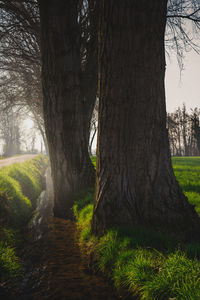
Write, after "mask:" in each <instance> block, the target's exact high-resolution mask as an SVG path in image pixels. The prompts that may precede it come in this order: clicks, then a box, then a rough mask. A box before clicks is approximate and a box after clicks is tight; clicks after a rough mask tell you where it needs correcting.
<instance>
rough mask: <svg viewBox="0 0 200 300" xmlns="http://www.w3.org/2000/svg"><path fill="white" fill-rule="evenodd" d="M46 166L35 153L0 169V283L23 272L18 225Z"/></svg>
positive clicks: (37, 191) (28, 211) (29, 210)
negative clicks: (19, 253)
mask: <svg viewBox="0 0 200 300" xmlns="http://www.w3.org/2000/svg"><path fill="white" fill-rule="evenodd" d="M46 167H47V158H46V157H45V156H37V157H35V158H33V159H31V160H27V161H26V162H24V163H20V164H13V165H11V166H8V167H4V168H3V169H1V170H0V283H1V282H3V281H5V280H8V279H9V280H16V279H18V278H19V277H21V276H22V273H23V272H22V264H21V261H20V258H19V257H18V256H17V250H16V249H17V248H18V247H19V246H21V236H20V234H19V229H20V228H21V226H23V225H24V224H26V222H27V221H28V219H29V218H30V216H31V213H32V212H33V209H34V206H35V203H36V199H37V197H38V196H39V194H40V192H41V191H42V188H43V184H42V182H43V175H44V171H45V169H46Z"/></svg>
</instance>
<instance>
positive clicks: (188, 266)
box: [74, 158, 200, 300]
mask: <svg viewBox="0 0 200 300" xmlns="http://www.w3.org/2000/svg"><path fill="white" fill-rule="evenodd" d="M94 160H95V159H94V158H93V161H94ZM173 165H174V170H175V174H176V176H177V180H178V181H179V183H180V185H181V186H182V188H183V190H184V192H185V193H187V196H188V198H189V201H190V202H191V203H193V204H194V205H195V206H196V209H197V211H198V207H199V206H200V198H199V193H198V188H199V186H200V182H199V178H200V172H199V171H200V169H199V165H200V158H187V159H185V158H183V159H182V158H173ZM194 193H195V194H194ZM93 199H94V195H93V192H92V191H89V192H87V193H86V195H85V196H84V195H82V196H81V197H80V198H79V200H78V201H77V202H76V203H75V205H74V215H75V217H76V220H77V225H78V228H79V231H80V244H81V245H84V246H85V247H86V249H87V250H88V252H93V253H94V255H95V257H96V261H97V262H96V264H97V266H96V267H97V268H98V269H99V270H100V271H101V272H104V273H105V274H106V275H107V276H108V277H110V278H111V279H112V280H113V282H114V285H115V286H116V288H117V289H119V290H120V289H124V288H126V289H127V290H129V292H130V294H132V295H136V296H138V297H140V298H141V299H148V300H154V299H158V300H159V299H180V300H181V299H185V300H186V299H191V300H198V299H200V261H199V258H200V244H198V243H190V244H182V245H181V244H179V245H178V243H177V240H176V239H175V237H173V238H172V237H171V236H167V235H166V234H163V233H159V232H154V231H153V230H149V229H146V228H141V227H140V228H139V227H138V228H134V229H130V228H113V229H110V230H108V231H107V232H106V233H105V234H104V235H103V236H102V237H99V238H97V237H95V236H93V235H92V233H91V219H92V213H93Z"/></svg>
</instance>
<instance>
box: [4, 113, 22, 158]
mask: <svg viewBox="0 0 200 300" xmlns="http://www.w3.org/2000/svg"><path fill="white" fill-rule="evenodd" d="M0 117H1V119H0V139H1V140H2V141H3V156H5V157H10V156H13V155H15V154H20V152H21V149H20V146H21V132H20V123H21V116H20V113H19V112H17V111H15V110H14V109H7V110H6V111H5V110H3V111H1V113H0Z"/></svg>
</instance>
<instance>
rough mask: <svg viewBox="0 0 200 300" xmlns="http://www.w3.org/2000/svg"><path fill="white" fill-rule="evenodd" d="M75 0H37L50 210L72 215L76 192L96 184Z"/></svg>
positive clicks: (62, 214) (57, 214)
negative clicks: (51, 188) (52, 202)
mask: <svg viewBox="0 0 200 300" xmlns="http://www.w3.org/2000/svg"><path fill="white" fill-rule="evenodd" d="M77 5H78V1H77V0H40V1H39V6H40V17H41V49H42V83H43V94H44V119H45V127H46V135H47V139H48V145H49V154H50V160H51V167H52V175H53V182H54V192H55V206H54V214H55V215H56V216H68V217H70V216H71V211H70V208H71V206H72V204H73V200H74V195H75V194H76V193H77V192H79V191H80V190H83V189H85V188H88V187H90V186H93V184H94V170H93V166H92V164H91V161H90V158H89V155H88V141H87V129H86V128H85V127H86V126H85V118H84V100H83V97H82V93H81V62H80V28H79V25H78V13H77Z"/></svg>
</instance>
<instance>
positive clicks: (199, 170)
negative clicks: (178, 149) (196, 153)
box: [172, 157, 200, 215]
mask: <svg viewBox="0 0 200 300" xmlns="http://www.w3.org/2000/svg"><path fill="white" fill-rule="evenodd" d="M172 163H173V168H174V172H175V175H176V178H177V180H178V182H179V184H180V186H181V187H182V189H183V191H184V194H185V195H186V196H187V197H188V200H189V202H190V203H191V204H194V205H195V209H196V211H197V212H198V214H199V215H200V157H173V159H172Z"/></svg>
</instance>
